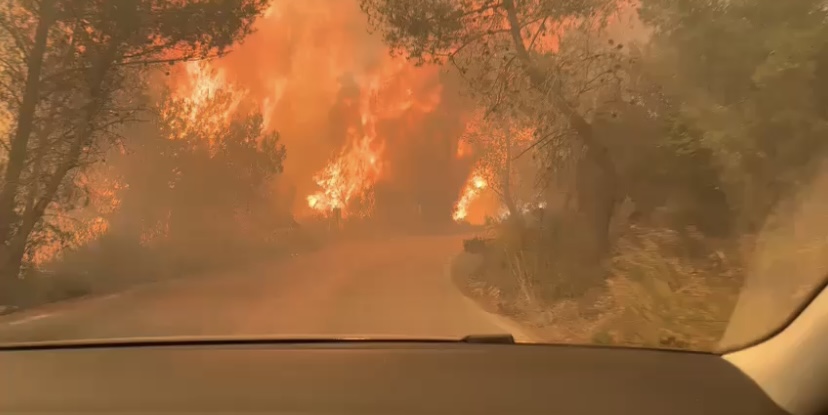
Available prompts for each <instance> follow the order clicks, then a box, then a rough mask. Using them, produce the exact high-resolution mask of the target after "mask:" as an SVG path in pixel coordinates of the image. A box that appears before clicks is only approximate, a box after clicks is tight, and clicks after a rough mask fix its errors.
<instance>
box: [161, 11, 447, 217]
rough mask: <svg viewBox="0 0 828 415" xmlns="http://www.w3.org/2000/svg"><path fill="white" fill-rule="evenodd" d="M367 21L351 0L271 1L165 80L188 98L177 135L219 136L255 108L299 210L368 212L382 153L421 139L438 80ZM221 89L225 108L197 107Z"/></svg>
mask: <svg viewBox="0 0 828 415" xmlns="http://www.w3.org/2000/svg"><path fill="white" fill-rule="evenodd" d="M366 28H367V25H366V20H365V16H364V15H363V14H362V12H361V11H360V10H359V7H358V4H357V2H356V1H342V0H307V1H304V2H294V1H288V0H275V1H274V2H273V3H272V5H271V8H270V9H269V10H268V11H267V12H266V13H265V15H264V16H263V17H262V18H260V20H259V21H258V22H257V24H256V29H257V30H256V32H255V33H254V34H253V35H251V36H250V37H248V38H247V39H245V41H244V43H243V44H241V45H238V46H237V47H236V48H235V49H234V50H233V52H232V53H230V54H229V55H228V56H226V57H225V58H222V59H219V60H215V61H212V62H210V63H209V64H188V65H187V67H186V74H185V76H184V77H182V78H181V79H176V78H173V80H172V82H173V89H174V90H175V91H176V93H177V94H179V95H180V96H184V97H187V98H186V102H187V106H186V108H185V113H186V114H187V116H186V117H183V118H184V119H185V120H184V122H183V124H186V125H182V126H181V128H179V130H180V132H179V133H178V134H180V135H182V136H183V135H186V134H188V133H189V132H188V131H187V129H188V128H189V129H192V128H198V129H199V130H207V131H211V132H212V131H215V132H216V134H220V132H221V128H222V126H226V125H227V123H228V120H229V119H230V117H231V116H232V115H231V114H232V113H233V112H234V111H238V110H239V109H240V108H241V107H245V108H247V107H249V108H257V109H260V110H261V112H262V115H263V118H264V121H265V126H266V128H269V129H271V128H272V129H273V130H277V131H279V132H280V133H281V135H282V140H283V143H284V144H285V146H286V148H287V152H288V156H287V160H286V165H285V171H284V174H283V179H282V180H284V181H285V182H287V183H291V184H295V188H294V191H295V193H296V194H298V195H299V196H300V198H298V199H297V200H296V201H294V202H293V203H294V206H293V209H294V211H295V212H296V213H297V214H300V215H301V214H323V215H327V214H330V213H331V212H332V211H334V210H338V211H339V212H340V214H341V215H342V216H343V217H344V216H364V215H367V214H369V213H370V211H371V206H372V200H373V189H374V187H375V186H376V184H377V183H378V182H380V181H383V180H393V177H392V176H393V174H394V166H391V163H389V161H388V160H389V157H391V155H390V154H388V153H389V152H391V153H394V152H400V151H405V150H404V149H403V148H405V147H406V146H408V145H409V143H407V142H410V141H415V140H418V139H421V137H417V135H418V134H422V132H421V131H419V128H420V127H421V125H422V123H423V120H424V119H425V118H426V117H428V116H429V114H432V113H433V112H434V111H435V109H436V108H437V106H438V105H440V102H441V96H442V89H443V88H442V85H441V83H440V81H439V79H438V76H439V72H438V71H437V70H436V69H435V68H415V67H413V66H412V65H410V64H408V63H407V62H405V61H404V60H402V59H392V58H391V57H390V56H389V54H388V50H387V48H386V47H385V46H384V45H383V43H382V41H381V39H379V38H377V37H374V36H372V35H369V34H368V33H367V31H366ZM222 94H224V96H223V98H221V99H219V100H218V101H219V102H220V103H221V105H222V106H223V107H222V108H223V111H222V110H218V109H215V108H212V109H210V108H205V105H204V104H203V103H204V102H216V97H217V96H218V97H222ZM208 112H209V113H210V114H211V116H210V117H205V116H204V115H203V114H205V113H208ZM207 136H211V137H212V136H213V135H212V134H207ZM455 139H456V138H455ZM331 154H334V155H335V156H334V157H333V158H330V157H329V155H331Z"/></svg>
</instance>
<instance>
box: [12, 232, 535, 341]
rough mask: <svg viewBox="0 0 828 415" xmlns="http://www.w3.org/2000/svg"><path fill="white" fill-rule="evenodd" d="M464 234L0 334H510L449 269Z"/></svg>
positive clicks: (107, 306)
mask: <svg viewBox="0 0 828 415" xmlns="http://www.w3.org/2000/svg"><path fill="white" fill-rule="evenodd" d="M461 239H462V237H460V236H456V235H453V236H445V235H441V236H425V237H421V236H418V237H404V238H396V239H389V240H374V241H360V242H350V243H342V244H339V245H337V246H333V247H328V248H325V249H323V250H321V251H318V252H314V253H309V254H305V255H300V256H298V257H296V258H292V259H289V260H280V261H273V262H271V263H267V262H265V263H261V264H257V265H256V266H250V267H246V268H245V269H244V270H236V271H234V272H233V273H225V274H217V275H205V276H194V277H188V278H183V279H176V280H170V281H164V282H161V283H153V284H149V285H144V286H141V287H136V288H133V289H131V290H126V291H124V292H121V293H116V294H110V295H106V296H100V297H93V298H88V299H80V300H75V301H69V302H66V303H63V304H53V305H50V306H46V307H43V308H40V309H34V310H28V311H25V312H20V313H15V314H12V315H8V316H5V317H3V318H2V319H0V342H8V341H43V340H68V339H73V340H78V339H102V338H125V337H155V336H225V335H232V336H256V335H274V336H296V337H302V336H313V337H316V336H382V337H389V336H392V337H393V336H401V337H406V338H409V337H422V338H445V337H462V336H464V335H467V334H496V333H505V332H511V333H512V334H513V335H514V336H515V338H516V339H517V340H518V341H529V340H530V339H529V338H528V337H527V336H526V335H525V334H524V333H522V332H521V331H520V330H519V329H518V328H517V327H516V326H515V325H513V324H512V323H510V322H508V321H506V320H505V319H503V318H502V317H498V316H495V315H492V314H490V313H487V312H486V311H483V310H482V309H480V308H479V307H477V305H475V304H474V303H473V302H472V301H471V300H469V299H468V298H466V297H465V296H463V295H462V294H461V293H460V292H459V291H458V289H457V288H456V287H455V286H454V284H453V283H452V281H451V278H450V276H449V275H448V267H449V263H450V261H451V259H452V256H453V255H454V254H455V253H456V252H458V250H460V249H461V247H462V243H461Z"/></svg>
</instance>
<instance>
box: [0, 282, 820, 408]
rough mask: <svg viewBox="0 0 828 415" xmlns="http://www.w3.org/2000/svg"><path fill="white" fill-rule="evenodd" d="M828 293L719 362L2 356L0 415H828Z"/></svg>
mask: <svg viewBox="0 0 828 415" xmlns="http://www.w3.org/2000/svg"><path fill="white" fill-rule="evenodd" d="M826 343H828V290H826V289H825V285H823V286H822V287H820V288H819V289H818V290H817V291H815V293H814V295H813V296H812V299H811V301H810V302H809V303H808V304H807V306H805V307H803V309H801V310H798V311H797V313H796V314H795V315H793V316H792V317H791V319H790V321H789V323H788V324H787V325H786V326H785V327H783V328H781V329H779V330H778V331H776V332H775V333H773V335H772V336H770V337H769V338H767V339H765V340H763V341H761V342H756V343H755V344H749V345H742V346H740V347H737V348H734V349H732V350H723V353H721V354H714V353H700V352H686V351H678V350H654V349H633V348H617V347H599V346H572V345H533V344H515V342H514V340H513V339H512V338H511V337H510V336H486V335H481V336H469V337H466V338H463V339H459V340H456V339H446V340H433V341H419V340H416V339H398V338H397V339H394V338H392V339H383V338H381V337H363V338H335V339H331V338H313V337H308V338H298V339H297V338H293V339H284V338H282V339H277V338H273V339H268V338H213V339H204V338H197V339H192V338H182V339H176V338H163V339H125V340H123V341H118V340H102V341H98V342H95V341H83V342H62V343H50V342H44V343H28V344H5V345H3V346H0V367H2V371H0V388H2V390H3V391H4V393H3V394H2V395H0V412H2V413H31V412H52V413H63V412H79V413H81V412H82V413H91V412H95V411H106V412H111V413H115V412H123V411H140V412H156V411H170V412H185V411H186V412H193V413H195V412H215V411H227V412H233V413H239V412H248V411H257V412H268V413H280V414H287V413H303V414H458V413H467V414H516V413H520V414H596V415H597V414H637V415H641V414H653V415H656V414H658V415H661V414H676V415H678V414H705V415H717V414H721V415H736V414H753V415H772V414H792V415H821V414H825V413H826V408H828V393H826V391H828V353H825V350H826V348H825V345H826Z"/></svg>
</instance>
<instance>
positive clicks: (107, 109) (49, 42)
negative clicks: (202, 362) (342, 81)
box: [0, 0, 267, 295]
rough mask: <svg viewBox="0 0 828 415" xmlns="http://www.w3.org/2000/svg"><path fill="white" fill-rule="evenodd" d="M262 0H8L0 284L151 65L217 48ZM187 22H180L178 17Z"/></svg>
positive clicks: (0, 17) (125, 110)
mask: <svg viewBox="0 0 828 415" xmlns="http://www.w3.org/2000/svg"><path fill="white" fill-rule="evenodd" d="M266 3H267V2H266V1H265V0H231V1H219V0H202V1H193V2H178V1H160V0H119V1H109V0H98V1H81V0H77V1H58V0H39V1H16V0H13V1H8V2H5V3H4V5H3V6H2V10H0V45H1V46H0V47H1V48H2V51H0V53H2V55H3V60H2V66H3V79H2V82H3V91H2V95H0V104H2V105H1V106H2V108H3V110H4V112H5V113H6V114H7V115H8V118H9V119H10V120H11V124H12V127H11V129H10V130H11V133H10V134H9V140H8V142H7V143H4V144H5V146H6V149H7V152H6V154H5V165H4V167H5V168H4V172H3V174H4V175H3V180H2V186H1V187H0V240H2V243H0V281H1V282H2V283H3V284H2V285H4V286H3V287H0V291H2V292H3V293H4V294H5V295H8V294H9V293H8V289H6V288H5V285H6V284H5V283H8V282H10V281H11V280H13V279H14V278H15V277H17V275H18V274H19V270H20V267H21V264H22V261H23V258H24V255H25V253H26V251H27V249H31V248H32V242H33V241H32V240H31V239H30V236H31V235H32V232H33V230H34V229H35V228H36V227H37V226H38V225H39V224H41V223H43V218H44V213H46V212H47V210H48V209H65V208H67V207H68V208H71V205H67V203H66V201H67V200H72V199H74V198H73V197H72V196H73V195H77V194H78V190H77V187H76V186H73V185H72V183H73V182H72V180H70V178H71V177H72V175H73V174H74V173H75V172H79V171H83V170H84V169H85V168H87V167H88V166H91V165H93V164H94V163H95V162H97V161H99V160H100V158H101V154H102V152H103V150H104V149H105V148H106V146H107V143H109V142H111V141H112V140H113V139H117V138H118V137H119V136H120V133H121V132H122V130H123V127H124V126H125V125H127V123H128V122H129V121H132V120H134V119H135V117H136V115H137V114H138V113H139V111H140V110H141V109H143V108H144V107H145V105H144V104H145V102H143V101H142V100H141V99H140V96H141V95H142V94H141V93H140V91H141V87H142V84H143V81H144V80H145V78H144V76H143V75H145V74H146V73H147V69H148V68H150V67H152V66H153V65H155V64H162V63H163V64H167V63H174V62H177V61H184V60H191V59H201V58H207V57H210V56H215V55H220V54H223V53H224V52H225V51H226V50H227V47H229V46H230V45H232V44H233V43H234V42H236V41H238V40H239V39H241V38H242V37H244V36H245V35H247V34H248V33H250V31H251V24H252V21H253V19H254V18H255V17H256V16H257V15H258V14H260V13H261V12H262V11H263V10H264V8H265V6H266ZM185 22H186V24H185Z"/></svg>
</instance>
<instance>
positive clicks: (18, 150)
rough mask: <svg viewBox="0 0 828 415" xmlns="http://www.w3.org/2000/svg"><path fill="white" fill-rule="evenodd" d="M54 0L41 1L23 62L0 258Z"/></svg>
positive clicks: (1, 211) (0, 207)
mask: <svg viewBox="0 0 828 415" xmlns="http://www.w3.org/2000/svg"><path fill="white" fill-rule="evenodd" d="M54 3H55V2H54V0H45V1H43V2H42V3H41V7H40V11H39V14H40V16H39V17H40V20H39V21H38V22H37V28H36V29H35V37H34V44H33V45H32V49H31V50H30V51H29V56H28V59H27V62H26V65H27V70H26V85H25V86H24V87H23V88H24V89H23V100H22V101H21V104H20V108H19V110H18V114H17V125H16V128H15V131H14V135H13V136H12V138H11V143H10V146H9V155H8V162H7V164H6V172H5V175H4V180H3V188H2V190H0V239H2V244H0V257H2V256H3V252H2V251H3V249H4V247H5V243H6V242H8V239H9V237H10V236H11V235H10V233H11V230H12V223H13V222H14V220H15V219H14V218H15V212H14V211H15V209H14V208H15V200H16V199H17V193H18V191H19V188H20V175H21V174H22V173H23V169H24V168H25V167H26V156H27V148H28V144H29V137H30V136H31V135H32V127H33V124H34V115H35V110H36V109H37V103H38V101H39V95H40V86H41V81H40V77H41V74H42V72H43V59H44V56H45V54H46V43H47V40H48V37H49V29H50V28H51V27H52V24H53V23H54V20H53V19H54V13H55V10H54Z"/></svg>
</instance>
